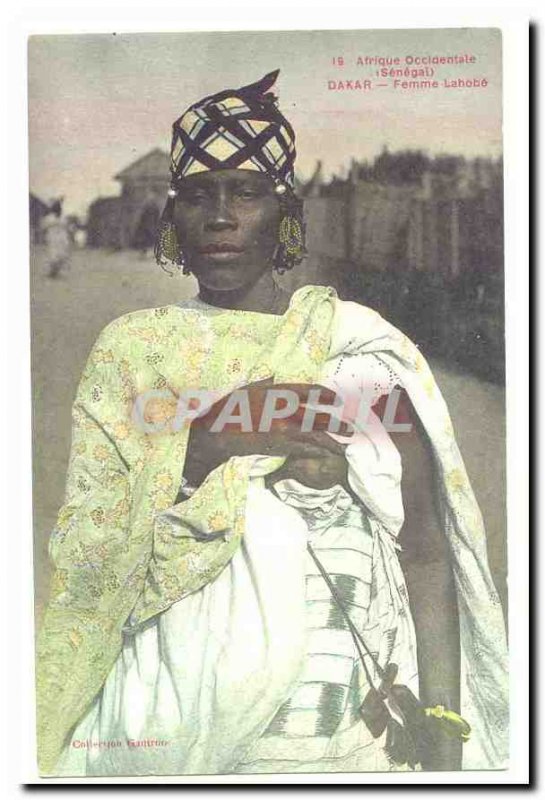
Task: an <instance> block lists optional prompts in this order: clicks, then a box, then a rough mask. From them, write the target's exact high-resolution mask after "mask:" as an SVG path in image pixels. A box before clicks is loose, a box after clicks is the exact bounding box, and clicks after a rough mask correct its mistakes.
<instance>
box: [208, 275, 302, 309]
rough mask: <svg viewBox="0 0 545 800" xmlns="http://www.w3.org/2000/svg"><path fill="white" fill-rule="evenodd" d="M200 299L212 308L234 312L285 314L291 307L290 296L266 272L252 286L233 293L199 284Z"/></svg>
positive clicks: (234, 290) (233, 290) (232, 291)
mask: <svg viewBox="0 0 545 800" xmlns="http://www.w3.org/2000/svg"><path fill="white" fill-rule="evenodd" d="M199 299H200V300H202V301H203V302H204V303H207V304H208V305H210V306H216V307H217V308H226V309H232V310H233V311H256V312H258V313H261V314H284V312H285V311H286V310H287V308H288V306H289V302H290V295H289V294H288V293H287V292H285V291H284V290H283V289H281V288H280V287H279V286H277V284H276V283H275V281H274V279H273V276H272V273H271V272H266V273H265V274H264V275H261V276H260V278H259V279H258V280H257V281H256V282H255V283H254V284H252V285H251V286H244V287H242V288H241V289H232V290H231V291H220V290H216V289H209V288H207V287H206V286H202V284H199Z"/></svg>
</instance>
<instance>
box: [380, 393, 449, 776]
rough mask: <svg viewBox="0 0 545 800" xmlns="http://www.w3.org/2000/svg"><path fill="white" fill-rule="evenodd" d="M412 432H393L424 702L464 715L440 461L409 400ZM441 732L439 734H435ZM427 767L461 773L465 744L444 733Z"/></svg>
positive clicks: (406, 410) (404, 561)
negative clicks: (437, 483)
mask: <svg viewBox="0 0 545 800" xmlns="http://www.w3.org/2000/svg"><path fill="white" fill-rule="evenodd" d="M402 406H403V414H404V417H405V419H406V420H408V421H410V423H411V432H410V433H397V434H392V438H393V439H394V441H395V444H396V446H397V447H398V450H399V452H400V454H401V460H402V469H403V477H402V492H403V504H404V509H405V523H404V525H403V528H402V530H401V533H400V537H399V543H400V545H401V547H402V548H403V552H402V554H401V556H400V562H401V567H402V569H403V573H404V575H405V580H406V582H407V589H408V593H409V603H410V607H411V612H412V615H413V619H414V624H415V628H416V638H417V647H418V669H419V676H420V699H421V700H422V701H423V702H424V704H425V705H426V706H434V705H437V704H441V705H444V706H445V707H448V708H450V709H452V710H454V711H457V712H459V711H460V632H459V622H458V608H457V601H456V589H455V586H454V577H453V573H452V568H451V564H450V557H449V549H448V544H447V540H446V537H445V535H444V533H443V531H442V525H441V521H440V516H439V513H438V508H437V504H436V501H435V492H434V463H433V456H432V453H431V449H430V446H429V443H428V439H427V436H426V433H425V431H424V430H423V429H422V427H421V425H420V422H419V420H418V418H417V415H416V412H415V411H414V409H413V408H412V405H411V403H410V400H409V398H408V396H407V395H406V394H405V393H404V394H403V403H402ZM435 734H436V735H435ZM426 750H427V754H426V757H425V760H424V762H423V766H424V768H425V769H429V770H449V769H461V758H462V745H461V743H460V742H458V741H457V740H456V739H453V738H450V737H449V736H448V735H446V734H444V733H442V732H441V730H440V729H438V730H437V731H435V732H434V736H433V737H431V738H430V740H429V742H428V743H427V748H426Z"/></svg>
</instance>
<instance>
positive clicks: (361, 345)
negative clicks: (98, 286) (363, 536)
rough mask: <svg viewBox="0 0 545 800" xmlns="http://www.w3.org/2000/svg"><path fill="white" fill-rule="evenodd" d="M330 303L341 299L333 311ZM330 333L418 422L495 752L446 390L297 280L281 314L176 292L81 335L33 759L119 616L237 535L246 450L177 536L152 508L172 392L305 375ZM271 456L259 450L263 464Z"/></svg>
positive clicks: (58, 733) (476, 549)
mask: <svg viewBox="0 0 545 800" xmlns="http://www.w3.org/2000/svg"><path fill="white" fill-rule="evenodd" d="M341 305H342V306H343V308H344V309H345V311H346V313H344V314H340V315H338V314H337V310H338V308H339V306H341ZM350 309H352V311H350ZM333 334H335V336H333ZM334 340H335V342H336V343H337V344H336V345H335V347H338V348H339V352H341V353H342V354H343V355H345V356H346V357H347V358H352V357H356V356H357V357H362V356H365V355H366V354H368V353H374V354H375V355H377V354H378V356H379V357H380V359H381V360H382V361H383V362H384V364H385V365H386V366H388V367H389V368H391V369H392V370H393V371H394V372H395V373H396V374H398V375H401V377H402V383H403V386H404V387H405V388H406V390H407V391H408V392H409V394H410V396H411V400H412V402H413V405H414V407H415V408H416V410H417V412H418V414H419V416H420V418H421V420H422V421H423V423H424V427H425V428H426V430H427V433H428V435H429V437H430V441H431V443H432V447H433V450H434V454H435V456H436V465H437V474H438V479H439V486H440V495H441V502H442V510H443V517H444V531H445V535H446V536H447V538H448V540H449V544H450V548H451V553H452V559H453V570H454V575H455V578H456V583H457V589H458V602H459V610H460V627H461V642H462V651H463V664H462V669H463V694H464V693H465V695H466V696H467V698H468V701H467V702H468V707H470V708H471V709H475V713H476V714H477V715H478V716H479V717H480V718H482V720H484V722H483V725H482V730H483V732H484V736H483V738H482V740H481V741H480V742H477V745H478V748H477V751H476V752H477V761H478V763H479V764H481V765H482V766H484V765H485V764H486V765H490V766H495V765H496V766H497V765H498V764H499V763H500V762H501V761H502V759H503V758H504V756H505V753H504V751H505V741H506V731H507V727H506V726H507V700H506V697H507V694H506V692H507V690H506V674H507V672H506V657H505V652H506V651H505V640H504V632H503V622H502V619H501V609H500V606H499V601H498V598H497V594H496V593H495V590H494V588H493V585H492V582H491V579H490V575H489V572H488V567H487V564H486V544H485V538H484V530H483V527H482V520H481V517H480V513H479V510H478V507H477V505H476V503H475V499H474V497H473V493H472V491H471V488H470V486H469V482H468V479H467V475H466V473H465V469H464V466H463V462H462V460H461V457H460V454H459V452H458V449H457V447H456V443H455V440H454V435H453V431H452V426H451V423H450V420H449V417H448V412H447V411H446V408H445V406H444V402H443V400H442V398H441V395H440V393H439V391H438V389H437V387H436V386H435V383H434V381H433V377H432V375H431V373H430V371H429V368H428V367H427V364H426V362H425V360H424V359H423V358H422V356H421V354H420V353H419V351H418V350H417V349H416V348H415V347H414V345H413V344H412V343H411V342H410V341H409V340H408V339H407V338H406V337H404V336H403V334H401V333H400V332H399V331H396V329H395V328H393V327H392V326H390V325H388V323H386V322H385V321H384V320H382V319H381V318H380V317H379V316H378V315H377V314H376V313H375V312H373V311H371V310H370V309H365V308H363V307H361V306H357V305H356V304H353V303H340V302H339V301H338V300H337V299H336V297H335V293H334V291H333V290H331V289H328V288H326V287H313V286H307V287H303V288H302V289H300V290H299V291H297V292H296V293H295V294H294V295H293V297H292V300H291V303H290V307H289V309H288V311H287V312H286V313H285V314H284V315H283V316H282V317H275V316H272V315H265V314H254V313H252V312H237V311H228V312H224V313H221V314H217V315H202V314H199V313H198V311H194V312H192V311H191V310H190V309H184V310H182V309H180V308H179V307H177V306H174V305H173V306H167V307H164V308H158V309H150V310H144V311H138V312H134V313H131V314H128V315H126V316H124V317H121V318H120V319H118V320H115V321H114V322H113V323H111V324H110V325H109V326H108V327H107V328H106V329H105V330H104V331H103V333H102V334H101V336H100V337H99V339H98V341H97V343H96V345H95V347H94V348H93V351H92V353H91V355H90V357H89V360H88V363H87V366H86V368H85V371H84V373H83V376H82V379H81V383H80V386H79V389H78V393H77V397H76V401H75V404H74V410H73V434H72V450H71V456H70V463H69V471H68V481H67V489H66V497H65V502H64V505H63V507H62V509H61V511H60V513H59V519H58V524H57V527H56V530H55V532H54V535H53V537H52V540H51V546H50V552H51V557H52V559H53V562H54V564H55V567H56V572H55V575H54V578H53V583H52V589H51V598H50V602H49V606H48V609H47V611H46V614H45V617H44V621H43V625H42V630H41V632H40V636H39V641H38V651H37V695H38V748H39V761H40V771H41V773H42V774H51V773H53V772H54V768H55V764H56V763H57V760H58V758H59V755H60V753H61V751H62V749H63V746H64V744H65V743H66V740H67V737H68V736H69V734H70V731H71V730H72V729H73V728H74V726H75V725H76V724H77V722H78V721H79V720H80V719H81V718H82V716H83V715H84V713H85V712H86V710H87V709H88V707H89V706H90V704H91V702H92V700H93V698H94V697H95V696H96V694H97V693H98V692H99V691H100V689H101V688H102V686H103V684H104V682H105V680H106V678H107V676H108V674H109V672H110V669H111V667H112V665H113V664H114V662H115V660H116V658H117V656H118V655H119V652H120V650H121V646H122V638H123V628H124V627H125V626H127V625H128V624H130V626H133V627H134V626H139V625H142V624H143V623H145V622H146V620H149V619H150V618H151V617H153V616H155V615H157V614H159V613H161V612H162V611H164V610H165V609H167V608H169V607H170V606H171V605H172V604H173V603H175V602H176V601H177V600H180V599H181V598H182V597H185V596H187V595H189V594H191V593H193V592H195V591H197V590H198V589H200V588H202V587H203V586H204V585H206V584H207V583H209V582H210V581H212V580H214V579H215V578H216V577H217V576H218V575H219V574H220V573H221V571H222V570H223V568H224V567H225V566H226V564H227V563H229V561H230V559H231V558H232V556H233V554H234V553H235V551H236V550H237V548H238V547H239V544H240V541H241V538H242V536H243V535H244V523H245V509H246V496H247V489H248V483H249V474H250V471H251V467H252V462H253V459H254V457H245V458H231V459H229V461H228V462H226V463H225V464H223V465H221V466H220V467H218V468H217V469H216V470H214V471H213V472H212V473H210V475H209V476H208V477H207V479H206V480H205V481H204V483H203V484H202V486H201V487H200V488H199V490H198V491H197V492H195V494H194V495H193V496H192V497H191V498H190V499H189V500H187V501H185V502H183V503H181V504H178V505H177V506H176V515H177V518H178V522H179V524H178V526H177V530H178V534H177V535H176V536H173V535H172V526H170V525H168V524H166V523H165V516H164V515H162V514H161V512H163V511H164V510H165V509H168V508H170V507H172V506H173V505H174V503H175V499H176V495H177V491H178V488H179V480H180V475H181V473H182V469H183V463H184V458H185V451H186V446H187V436H188V429H187V427H181V428H178V427H177V426H176V425H175V424H174V423H175V411H176V403H177V398H178V396H179V394H180V392H181V391H183V390H184V389H187V388H190V389H192V388H199V389H206V390H212V391H218V392H226V391H229V390H230V389H232V388H234V387H235V386H237V385H240V376H241V375H244V376H245V379H246V380H248V379H249V380H252V381H255V380H260V379H264V378H267V377H269V376H273V377H274V379H275V380H276V381H277V382H293V381H297V382H309V383H310V382H316V381H317V380H319V377H320V374H321V371H322V366H323V364H324V362H325V360H326V358H328V357H330V356H331V355H333V354H332V353H331V350H332V342H333V341H334ZM154 391H155V392H156V393H157V397H156V398H155V402H149V403H148V404H147V405H146V413H147V417H146V419H147V420H148V418H149V421H150V422H155V423H159V428H161V427H162V428H163V429H162V430H161V431H159V432H154V433H151V432H147V431H146V430H143V429H142V426H139V425H138V424H137V421H138V420H137V419H136V418H135V413H134V410H135V406H136V405H137V401H138V398H140V397H142V396H143V395H147V396H148V397H150V393H153V392H154ZM281 463H282V460H281V459H278V458H271V459H268V467H267V465H265V470H264V471H265V472H266V471H267V469H268V470H269V471H273V470H274V469H276V468H277V467H278V466H279V464H281ZM362 492H364V487H362ZM370 500H371V501H372V498H370ZM184 529H185V530H186V531H187V536H185V535H184V534H183V531H184ZM476 664H478V665H479V668H478V669H476V668H475V665H476ZM462 711H464V705H462ZM492 734H493V738H492ZM483 753H484V755H483Z"/></svg>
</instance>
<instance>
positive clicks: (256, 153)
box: [170, 70, 295, 188]
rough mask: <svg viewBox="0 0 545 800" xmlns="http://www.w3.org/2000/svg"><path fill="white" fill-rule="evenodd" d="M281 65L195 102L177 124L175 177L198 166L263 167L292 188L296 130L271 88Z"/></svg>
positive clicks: (173, 153) (175, 179)
mask: <svg viewBox="0 0 545 800" xmlns="http://www.w3.org/2000/svg"><path fill="white" fill-rule="evenodd" d="M279 71H280V70H275V71H274V72H269V73H268V74H267V75H265V76H264V77H263V78H261V80H260V81H257V82H256V83H252V84H249V85H248V86H242V87H241V88H240V89H225V90H223V91H221V92H218V93H217V94H214V95H210V96H209V97H205V98H204V99H203V100H199V101H198V102H197V103H194V104H193V105H192V106H190V107H189V108H188V109H187V111H186V112H185V113H184V114H182V116H181V117H180V118H179V119H177V120H176V122H175V123H174V125H173V126H172V129H173V131H172V147H171V164H170V170H171V173H172V182H173V185H175V184H176V183H177V182H178V181H179V180H181V179H182V178H185V177H186V176H188V175H194V174H195V173H198V172H204V171H208V170H220V169H245V170H253V171H256V172H264V173H266V174H267V175H270V176H271V177H272V178H273V180H275V182H277V183H279V182H280V183H285V184H287V185H288V186H290V187H292V188H293V183H294V171H293V164H294V161H295V133H294V131H293V128H292V127H291V125H290V123H289V122H288V121H287V119H286V118H285V117H284V116H283V115H282V114H281V113H280V111H279V109H278V106H277V103H278V100H277V98H276V97H275V95H274V94H273V93H272V92H270V91H269V89H270V88H271V87H272V86H273V84H274V82H275V81H276V78H277V77H278V73H279Z"/></svg>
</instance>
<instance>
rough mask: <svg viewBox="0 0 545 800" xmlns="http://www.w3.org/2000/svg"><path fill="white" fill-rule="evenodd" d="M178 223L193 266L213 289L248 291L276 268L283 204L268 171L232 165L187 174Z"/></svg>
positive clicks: (178, 200) (178, 205)
mask: <svg viewBox="0 0 545 800" xmlns="http://www.w3.org/2000/svg"><path fill="white" fill-rule="evenodd" d="M174 221H175V225H176V231H177V235H178V241H179V242H180V245H181V247H182V249H183V251H184V253H185V254H186V257H187V261H188V265H189V268H190V270H191V272H192V273H193V274H194V275H195V276H196V278H197V280H198V281H199V284H201V285H202V286H205V287H206V288H207V289H210V290H214V291H230V290H231V291H232V290H236V289H242V288H244V287H245V286H251V285H253V284H254V283H255V282H256V281H257V280H258V278H260V277H261V275H262V274H263V273H264V272H267V271H269V270H270V269H271V258H272V255H273V253H274V249H275V247H276V245H277V243H278V227H279V224H280V207H279V202H278V197H277V195H276V194H275V192H274V184H273V183H272V181H271V180H270V178H268V177H267V176H266V175H264V174H263V173H260V172H251V171H249V170H239V169H226V170H218V171H216V172H212V171H210V172H202V173H199V174H197V175H191V176H190V177H188V178H184V180H183V181H182V183H181V187H180V190H179V193H178V196H177V198H176V204H175V215H174Z"/></svg>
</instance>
